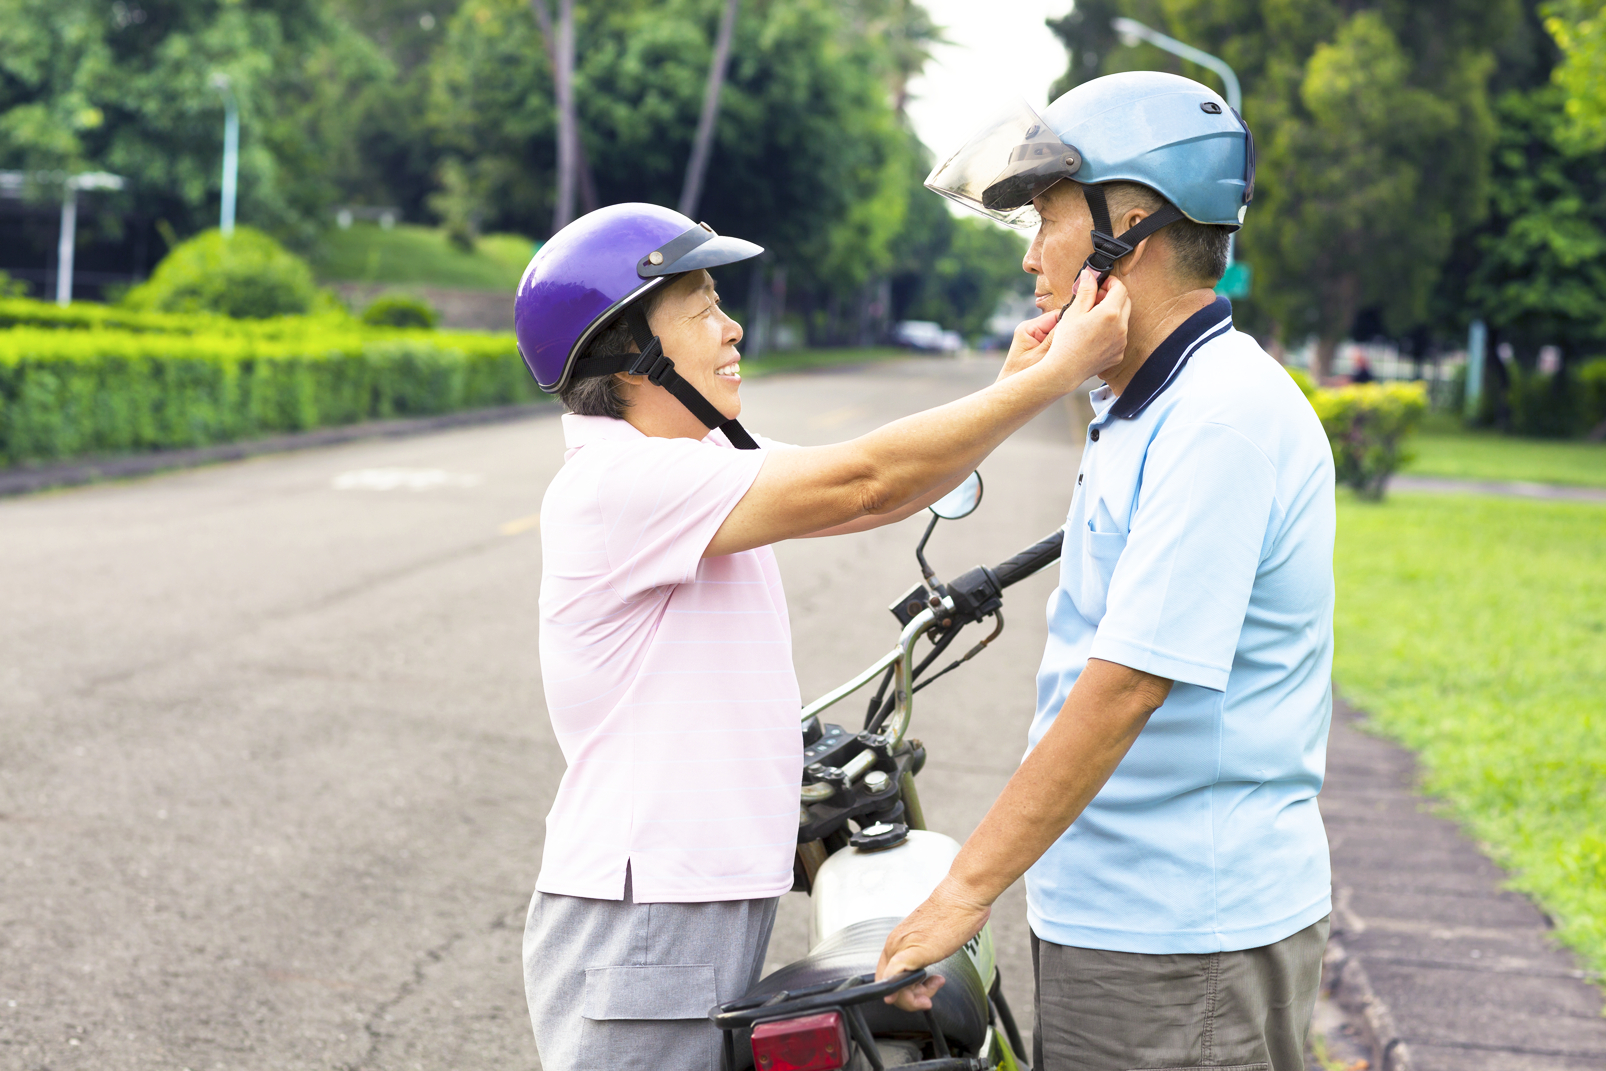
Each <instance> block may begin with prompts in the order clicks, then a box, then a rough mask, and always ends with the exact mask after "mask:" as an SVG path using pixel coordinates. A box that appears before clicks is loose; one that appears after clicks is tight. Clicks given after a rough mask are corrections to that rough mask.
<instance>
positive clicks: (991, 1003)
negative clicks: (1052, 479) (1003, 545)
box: [709, 473, 1063, 1071]
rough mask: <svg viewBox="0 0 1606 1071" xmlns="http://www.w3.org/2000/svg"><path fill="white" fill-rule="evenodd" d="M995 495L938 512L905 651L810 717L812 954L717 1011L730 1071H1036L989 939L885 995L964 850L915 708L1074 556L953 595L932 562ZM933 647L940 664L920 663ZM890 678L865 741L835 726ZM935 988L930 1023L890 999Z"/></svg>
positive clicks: (801, 830)
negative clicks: (925, 807) (1019, 595)
mask: <svg viewBox="0 0 1606 1071" xmlns="http://www.w3.org/2000/svg"><path fill="white" fill-rule="evenodd" d="M981 496H982V484H981V477H980V475H979V474H976V473H972V474H971V475H970V477H968V478H967V479H966V480H965V482H964V483H963V484H961V485H960V486H959V487H957V488H955V489H954V491H952V492H951V493H950V494H948V495H947V496H945V497H944V498H943V499H941V500H940V501H938V502H936V503H934V504H933V505H932V506H931V513H932V518H931V521H930V523H929V524H927V526H926V531H925V535H924V536H922V537H921V539H920V543H919V545H918V546H917V547H916V548H915V559H916V561H918V562H919V564H920V570H921V573H922V575H923V577H924V582H922V583H917V584H915V585H914V586H913V587H911V588H910V589H909V590H908V591H906V592H904V593H903V594H902V595H900V596H899V597H898V598H897V599H896V600H895V601H894V602H893V603H892V605H891V606H890V607H889V609H890V610H891V611H892V614H893V616H894V617H895V618H896V619H897V620H898V624H899V625H900V626H901V628H902V632H901V634H900V636H899V638H898V643H897V645H896V646H895V647H893V648H892V650H890V651H889V652H887V653H886V654H885V655H883V656H882V657H880V658H878V659H877V660H876V661H875V662H873V663H872V664H871V665H870V666H869V667H868V668H867V669H865V670H864V671H863V672H862V673H860V674H858V675H857V676H855V677H854V678H853V679H852V680H850V681H847V682H846V683H844V684H842V685H841V686H840V687H838V688H836V689H834V690H832V691H831V692H829V693H827V694H826V695H824V696H821V697H820V698H819V699H817V700H815V701H814V702H813V703H810V704H809V705H808V706H806V707H805V708H804V709H803V743H804V764H805V766H804V771H803V785H802V803H801V807H800V813H799V815H798V833H797V839H798V848H797V856H796V862H795V867H794V883H793V890H794V891H799V892H805V893H808V894H809V896H810V918H809V951H808V954H807V955H805V956H804V957H803V958H802V959H799V960H797V961H796V962H794V963H789V964H787V965H786V966H784V967H782V968H780V969H779V970H776V971H774V972H773V973H771V974H769V975H767V976H766V977H764V978H763V979H761V980H760V981H759V982H758V983H757V984H756V985H754V986H753V988H752V989H750V990H749V991H748V992H747V993H745V994H743V995H742V996H741V997H740V998H739V999H737V1000H734V1001H731V1002H728V1003H725V1004H721V1005H719V1006H718V1007H716V1008H714V1009H712V1010H711V1011H710V1012H709V1017H710V1018H711V1019H712V1020H713V1021H714V1025H715V1026H717V1027H719V1028H720V1030H721V1031H722V1032H723V1067H724V1069H725V1071H747V1069H749V1068H757V1069H758V1071H885V1069H886V1068H888V1067H903V1068H908V1069H910V1071H984V1069H998V1071H1030V1068H1029V1067H1028V1066H1027V1063H1026V1060H1025V1050H1024V1047H1023V1045H1022V1043H1021V1036H1020V1031H1019V1029H1018V1028H1017V1026H1016V1024H1015V1018H1014V1015H1013V1014H1012V1013H1011V1011H1010V1008H1009V1005H1008V1003H1007V1002H1006V1001H1005V1000H1004V992H1003V986H1002V978H1001V975H1000V974H999V970H998V965H997V963H996V962H995V959H994V954H993V938H992V931H991V929H990V927H989V926H984V927H982V930H981V932H980V933H978V934H977V935H976V936H975V937H973V938H971V940H970V941H969V942H968V943H967V944H966V945H965V946H964V948H962V949H960V950H959V951H958V952H956V953H954V954H953V955H952V956H949V957H948V958H947V959H945V960H943V961H942V962H940V963H936V964H932V965H931V966H930V967H927V968H925V969H924V970H919V971H913V972H910V973H907V974H904V975H902V976H901V977H897V978H888V979H885V980H883V981H881V982H877V981H875V968H876V963H877V961H878V959H879V958H880V955H881V948H882V946H883V945H884V944H885V942H886V939H887V935H888V934H889V933H890V932H891V931H892V929H893V927H895V926H896V925H897V924H898V923H899V922H901V921H902V920H903V918H904V917H905V916H906V915H908V914H909V912H911V911H913V910H914V909H915V908H916V907H918V906H919V905H920V904H921V903H922V902H924V901H925V899H926V897H927V896H929V895H930V893H931V891H932V890H933V889H935V888H936V886H937V884H938V883H939V882H940V881H941V880H942V879H943V878H944V877H945V876H946V875H947V873H948V867H949V865H950V864H951V863H952V862H953V859H954V856H956V855H957V854H958V853H959V843H958V842H957V841H955V840H954V839H953V838H952V837H948V836H945V835H943V834H941V833H937V832H935V831H932V830H928V829H927V828H926V823H925V817H924V815H923V814H922V812H921V808H920V796H919V793H918V792H917V791H916V788H915V778H916V776H917V775H918V774H919V773H920V771H921V768H922V767H923V766H924V765H925V761H926V749H925V747H924V745H923V744H922V743H921V742H920V741H919V740H917V739H911V738H908V737H907V732H908V729H909V724H910V719H911V717H912V715H913V712H914V696H915V693H916V692H918V691H919V690H920V689H921V688H924V687H925V686H926V685H928V684H931V683H932V682H933V681H935V680H936V679H937V678H939V677H941V676H943V675H944V674H947V673H950V672H952V671H953V670H955V669H957V668H959V666H961V665H963V664H964V663H966V662H968V661H970V660H971V659H972V658H974V657H975V656H976V655H978V654H980V653H981V652H982V651H983V650H985V649H986V648H987V646H988V645H989V644H991V643H992V642H993V641H994V640H996V639H997V638H998V636H999V635H1000V634H1001V633H1002V632H1003V630H1004V616H1003V612H1002V607H1003V593H1004V589H1005V588H1008V587H1009V586H1010V585H1012V584H1015V583H1017V582H1018V581H1021V580H1024V579H1025V578H1026V577H1028V576H1031V575H1032V574H1033V573H1036V572H1037V571H1038V570H1040V569H1043V568H1044V567H1046V566H1048V565H1050V564H1052V563H1053V562H1055V561H1057V560H1058V559H1059V555H1060V544H1061V540H1062V537H1063V533H1062V532H1055V533H1054V534H1053V535H1051V536H1049V537H1048V538H1046V539H1043V540H1041V541H1040V542H1038V543H1036V544H1034V545H1033V546H1031V547H1028V548H1027V549H1026V550H1023V551H1021V552H1020V553H1019V554H1017V555H1015V556H1014V557H1012V558H1010V559H1009V560H1007V561H1005V562H1003V563H1001V564H999V565H997V566H994V567H992V568H988V567H986V566H978V567H976V568H974V569H971V570H970V571H969V572H967V573H965V574H963V575H962V576H960V577H958V578H956V579H954V580H952V581H949V582H948V583H943V582H942V581H941V580H939V579H938V578H937V576H936V574H935V573H934V572H933V571H932V569H931V566H930V565H929V564H928V563H927V561H926V556H925V548H926V544H927V542H928V541H929V540H930V539H931V535H932V533H933V532H934V531H935V530H936V527H937V523H938V522H939V521H941V520H957V519H959V518H961V517H966V516H969V515H970V514H971V513H972V512H974V511H975V509H976V507H977V506H978V505H980V504H981ZM987 618H992V619H993V629H992V631H991V632H990V633H989V634H988V635H987V636H986V637H985V638H983V639H982V640H980V641H979V642H978V643H976V644H975V645H974V646H973V647H971V648H970V649H969V650H968V651H967V652H966V653H965V654H964V655H962V656H960V657H958V658H956V659H955V660H954V661H953V662H951V663H950V664H948V665H947V666H945V667H943V668H942V669H941V670H939V671H938V672H936V673H933V674H931V675H930V676H929V677H925V678H924V679H922V677H923V675H924V674H925V673H926V671H927V670H929V669H930V668H931V667H932V666H933V665H935V664H936V662H937V661H938V659H940V658H942V657H943V655H944V654H945V653H946V652H947V651H948V649H949V648H950V647H951V646H952V644H953V643H954V641H955V639H957V637H958V636H959V633H960V632H961V630H963V629H965V628H966V627H968V626H970V625H973V624H977V623H980V622H981V621H984V620H986V619H987ZM922 637H924V638H925V639H926V640H927V642H928V644H929V648H930V649H929V650H927V651H926V652H925V653H924V655H923V657H921V658H919V659H918V660H917V659H916V657H915V646H916V643H917V642H918V641H919V640H920V639H921V638H922ZM877 678H879V679H880V684H879V687H877V689H876V691H875V692H874V693H873V695H872V696H871V697H870V699H869V702H868V704H867V709H866V712H865V719H864V723H863V727H862V729H861V730H860V731H858V732H850V731H849V730H848V729H846V728H844V727H843V726H842V725H840V724H836V723H831V722H826V721H824V720H823V719H822V718H821V715H822V714H823V713H824V712H825V711H826V710H827V709H829V708H830V707H833V706H835V705H836V704H837V703H840V702H842V701H843V700H844V699H846V698H848V697H849V696H850V695H853V694H854V693H855V692H857V691H859V690H860V689H861V688H865V687H866V686H868V685H869V684H870V683H871V682H872V681H875V680H876V679H877ZM932 974H936V975H941V976H942V977H943V978H944V979H945V982H944V984H943V986H942V987H941V988H940V989H938V990H937V992H936V994H935V996H934V997H933V998H932V1007H931V1009H930V1010H929V1011H925V1012H907V1011H904V1010H902V1009H900V1008H898V1007H896V1006H893V1005H890V1004H887V1003H886V1002H885V1001H884V1000H883V998H884V997H886V996H888V995H889V994H892V993H895V992H896V991H897V990H899V989H901V988H903V987H904V986H908V985H912V984H914V983H916V982H919V981H921V980H923V979H924V978H926V977H927V976H928V975H932Z"/></svg>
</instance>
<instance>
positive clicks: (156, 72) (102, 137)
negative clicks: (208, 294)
mask: <svg viewBox="0 0 1606 1071" xmlns="http://www.w3.org/2000/svg"><path fill="white" fill-rule="evenodd" d="M0 27H4V32H5V47H4V48H3V49H0V167H6V168H17V169H22V170H27V171H54V170H67V171H77V170H90V169H99V170H107V171H112V172H114V173H117V174H120V175H123V176H125V177H127V178H128V179H129V180H130V185H129V192H128V195H127V200H126V201H125V202H124V204H125V206H127V207H129V208H131V209H132V212H133V214H134V215H135V216H137V217H143V218H145V219H147V220H152V219H155V220H163V219H165V220H167V221H169V223H170V225H171V228H172V229H173V230H175V231H176V232H178V233H181V234H182V233H189V232H193V231H195V230H198V229H200V228H201V227H202V226H204V225H206V224H207V223H210V222H212V221H213V220H215V219H216V211H217V209H216V204H217V201H216V198H217V192H218V188H219V183H220V166H219V161H220V157H221V152H222V144H221V142H222V126H223V122H222V115H223V107H222V102H221V100H220V99H219V97H218V95H217V93H216V91H215V90H214V89H213V88H212V87H211V84H210V80H211V76H212V75H213V74H214V73H224V74H227V75H228V77H229V79H230V81H231V83H232V85H233V87H234V92H235V95H236V96H237V97H238V99H239V102H240V118H241V155H240V218H241V220H242V221H245V222H250V223H253V224H256V225H259V226H261V227H263V228H264V229H266V230H269V231H271V232H273V233H275V234H277V235H278V236H280V237H282V238H285V239H287V240H290V241H292V242H293V243H295V244H299V245H303V246H305V245H306V244H308V243H309V242H311V241H312V239H313V237H314V235H315V234H316V232H317V229H318V227H319V224H320V223H321V218H320V217H322V216H323V215H324V213H325V211H326V208H327V206H328V204H329V203H330V201H331V200H332V199H333V197H334V195H335V191H336V190H337V188H338V178H339V176H340V174H341V172H342V170H343V169H347V168H349V166H350V161H351V157H352V155H353V145H354V142H355V139H354V137H353V124H352V114H351V110H350V109H349V107H342V106H341V104H342V103H343V102H345V101H346V100H347V99H348V98H349V97H350V95H351V92H352V87H354V86H361V85H363V84H371V83H373V82H377V81H380V80H382V79H384V78H385V77H387V76H388V74H389V73H390V68H389V67H388V65H387V64H386V62H385V60H384V57H383V56H382V55H381V54H380V53H379V52H378V51H377V50H376V49H374V48H373V47H372V46H371V45H370V44H369V42H368V41H367V40H366V39H364V38H363V37H362V36H361V35H359V34H357V33H355V32H354V31H352V30H351V28H350V27H349V26H348V25H347V24H346V23H345V22H344V21H343V20H341V19H340V18H339V17H337V15H336V14H335V13H334V12H333V11H332V10H331V9H330V8H329V7H328V6H327V5H326V4H325V3H324V2H323V0H237V2H236V0H230V2H224V0H141V3H137V4H136V3H117V4H111V5H105V4H100V3H91V2H90V0H50V2H46V0H0ZM117 222H118V220H117V217H116V216H113V217H110V218H107V219H103V220H102V221H101V226H102V227H104V228H115V227H116V226H117Z"/></svg>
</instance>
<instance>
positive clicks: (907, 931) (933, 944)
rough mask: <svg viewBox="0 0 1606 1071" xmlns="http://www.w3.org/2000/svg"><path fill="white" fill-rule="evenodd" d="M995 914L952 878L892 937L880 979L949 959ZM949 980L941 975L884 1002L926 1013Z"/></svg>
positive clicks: (877, 973)
mask: <svg viewBox="0 0 1606 1071" xmlns="http://www.w3.org/2000/svg"><path fill="white" fill-rule="evenodd" d="M991 914H992V907H991V905H989V904H985V903H982V902H980V901H978V900H977V899H976V898H975V897H973V896H967V895H966V894H965V892H964V891H963V890H962V889H960V887H959V885H958V883H957V882H955V881H954V879H953V878H952V877H951V876H950V877H947V878H944V879H943V882H942V884H940V885H938V886H937V887H936V888H935V889H933V890H932V892H931V896H930V897H929V898H927V900H926V902H925V903H923V904H921V905H920V906H919V907H917V908H915V909H914V911H913V912H912V913H911V914H910V915H909V917H908V918H906V919H904V920H903V921H902V922H900V923H898V925H897V927H896V928H895V929H894V930H893V931H892V932H891V933H889V934H888V935H887V943H886V945H884V946H883V947H882V949H881V961H880V962H879V963H877V964H876V969H875V976H876V981H881V980H882V979H884V978H894V977H896V976H898V975H900V974H906V973H907V972H909V971H915V970H919V969H920V968H921V967H929V966H931V965H932V964H933V963H939V962H941V961H942V960H945V959H947V958H948V957H949V956H951V955H953V954H954V953H955V952H957V951H959V950H960V949H961V948H963V947H964V946H965V942H966V941H968V940H970V939H971V938H972V937H974V936H976V935H977V934H978V933H980V932H981V928H982V927H983V926H985V925H987V917H988V916H989V915H991ZM943 982H944V979H943V978H942V977H941V976H937V975H933V976H932V977H929V978H927V979H926V980H925V981H923V982H917V983H915V984H914V985H911V986H905V987H903V988H902V989H900V990H898V991H897V992H896V993H894V994H892V995H891V996H889V997H885V998H883V999H885V1000H886V1002H887V1003H888V1004H896V1005H897V1006H898V1007H900V1008H902V1009H903V1010H904V1011H925V1010H926V1009H927V1008H930V1007H931V998H932V996H933V995H934V994H935V993H936V992H937V990H939V989H941V988H942V985H943Z"/></svg>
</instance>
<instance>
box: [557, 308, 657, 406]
mask: <svg viewBox="0 0 1606 1071" xmlns="http://www.w3.org/2000/svg"><path fill="white" fill-rule="evenodd" d="M667 289H668V287H667V286H660V287H658V288H657V289H656V290H654V291H653V292H652V293H651V294H648V295H647V296H646V297H645V298H642V303H643V305H644V308H643V309H642V312H643V313H644V314H646V315H648V316H650V315H652V312H653V310H654V309H656V308H657V307H658V303H659V302H660V301H662V300H663V297H664V292H665V291H666V290H667ZM635 352H636V340H635V339H634V338H632V337H631V335H630V325H629V324H626V323H625V321H624V319H623V318H622V317H621V318H620V319H617V320H615V321H614V322H613V323H611V324H609V325H608V326H607V327H605V328H603V329H602V330H601V331H599V332H597V335H596V337H595V338H593V339H592V340H591V341H590V342H588V343H587V344H586V348H585V350H584V352H582V353H581V354H580V360H581V361H585V360H589V359H590V358H592V357H623V356H624V355H625V354H627V353H635ZM576 363H579V362H576ZM558 398H559V399H560V400H561V401H562V402H563V404H564V405H566V406H568V407H569V412H571V413H574V414H575V415H577V416H605V417H613V418H614V419H615V420H620V419H623V418H624V415H625V410H626V409H627V408H629V407H630V402H629V401H628V400H626V398H625V396H624V393H623V392H622V391H621V390H620V389H619V377H618V376H617V375H610V376H587V377H586V378H585V379H570V380H569V385H568V386H566V387H564V388H563V389H562V390H560V391H558Z"/></svg>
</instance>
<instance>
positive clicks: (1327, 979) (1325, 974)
mask: <svg viewBox="0 0 1606 1071" xmlns="http://www.w3.org/2000/svg"><path fill="white" fill-rule="evenodd" d="M1348 917H1351V916H1349V913H1348V912H1347V911H1345V910H1344V909H1343V908H1341V907H1339V906H1338V904H1337V903H1335V904H1334V905H1333V923H1334V926H1333V932H1332V934H1331V936H1329V937H1328V939H1327V951H1326V952H1325V953H1323V954H1322V988H1323V989H1324V990H1325V991H1326V992H1327V994H1328V997H1329V998H1330V999H1332V1000H1334V1001H1336V1002H1337V1004H1338V1006H1339V1007H1340V1008H1342V1009H1343V1010H1344V1014H1345V1015H1346V1016H1348V1017H1349V1019H1350V1021H1351V1022H1352V1023H1354V1024H1356V1025H1358V1026H1359V1027H1360V1035H1361V1037H1362V1038H1363V1039H1364V1041H1365V1043H1366V1047H1367V1048H1368V1049H1369V1050H1370V1052H1371V1057H1372V1060H1371V1064H1372V1067H1374V1068H1376V1069H1377V1071H1413V1067H1412V1063H1411V1047H1410V1046H1409V1045H1407V1044H1406V1043H1405V1039H1404V1038H1402V1037H1401V1036H1400V1032H1399V1029H1398V1028H1397V1027H1396V1026H1395V1025H1394V1014H1393V1013H1392V1012H1391V1011H1389V1006H1388V1005H1387V1004H1386V1003H1384V1002H1383V999H1382V998H1381V997H1379V996H1378V995H1377V993H1376V991H1374V990H1373V989H1372V980H1371V979H1370V978H1368V977H1367V976H1366V968H1365V967H1364V966H1363V965H1362V964H1361V960H1360V958H1359V957H1358V956H1352V955H1350V954H1349V953H1348V952H1346V951H1345V949H1344V944H1343V942H1342V941H1340V940H1339V935H1340V933H1342V932H1344V929H1345V927H1344V925H1343V923H1344V921H1347V918H1348Z"/></svg>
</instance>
